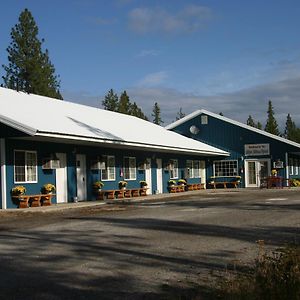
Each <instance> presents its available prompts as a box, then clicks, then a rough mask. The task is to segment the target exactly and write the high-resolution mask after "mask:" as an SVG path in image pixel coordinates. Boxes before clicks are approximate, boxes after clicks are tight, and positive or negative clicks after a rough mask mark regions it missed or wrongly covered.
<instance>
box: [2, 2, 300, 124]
mask: <svg viewBox="0 0 300 300" xmlns="http://www.w3.org/2000/svg"><path fill="white" fill-rule="evenodd" d="M1 4H2V9H1V26H0V63H1V64H7V52H6V48H7V46H8V45H9V43H10V31H11V28H12V27H13V26H14V25H15V24H16V23H17V22H18V16H19V14H20V12H21V11H22V10H23V9H25V8H28V9H29V10H30V11H31V12H32V14H33V16H34V18H35V20H36V22H37V24H38V27H39V37H40V38H44V39H45V43H44V46H45V48H47V49H48V50H49V52H50V59H51V61H52V62H53V64H54V66H55V68H56V73H57V74H59V75H60V77H61V91H62V94H63V96H64V98H65V99H66V100H71V101H74V102H80V103H84V104H87V105H93V106H100V103H101V100H102V99H103V98H104V95H105V94H106V93H107V91H108V90H109V89H111V88H113V89H114V90H115V91H116V92H117V93H118V94H120V93H121V92H122V91H123V90H127V92H128V94H129V96H130V98H131V100H132V101H136V102H137V103H138V105H139V106H141V107H142V109H143V111H144V112H145V113H146V114H147V115H148V116H149V117H151V110H152V107H153V105H154V102H158V103H159V105H160V106H161V110H162V118H163V120H164V121H165V124H168V123H170V122H171V121H173V120H174V119H175V117H176V113H177V112H178V111H179V108H180V107H182V110H183V112H185V113H191V112H193V111H194V110H196V109H201V108H203V109H207V110H210V111H213V112H216V113H218V112H223V114H224V115H225V116H228V117H230V118H233V119H235V120H238V121H242V122H245V121H246V119H247V117H248V115H249V114H251V115H252V116H253V117H254V119H256V120H259V121H260V122H262V123H264V122H265V119H266V110H267V101H268V99H271V100H272V102H273V105H274V109H275V113H276V117H277V120H278V122H279V123H280V125H281V126H283V123H284V122H285V119H286V115H287V113H291V115H292V118H293V120H294V121H295V122H296V123H297V124H299V125H300V105H299V99H300V69H299V66H300V51H299V50H300V34H299V28H300V18H299V15H300V2H299V1H296V0H295V1H293V0H285V1H281V0H273V1H270V0H264V1H261V0H260V1H257V0H252V1H243V0H239V1H238V0H226V1H225V0H210V1H200V0H199V1H188V0H187V1H182V0H165V1H163V0H160V1H156V0H151V1H146V0H140V1H138V0H110V1H109V0H107V1H106V0H102V1H100V0H98V1H96V0H65V1H58V0H52V1H38V0H31V1H29V0H28V1H27V0H23V1H22V0H9V1H8V0H4V1H2V3H1ZM0 72H1V75H3V69H1V71H0Z"/></svg>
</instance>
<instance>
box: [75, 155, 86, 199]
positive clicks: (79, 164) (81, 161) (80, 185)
mask: <svg viewBox="0 0 300 300" xmlns="http://www.w3.org/2000/svg"><path fill="white" fill-rule="evenodd" d="M76 177H77V199H78V201H82V200H87V199H86V198H87V193H86V157H85V155H84V154H76Z"/></svg>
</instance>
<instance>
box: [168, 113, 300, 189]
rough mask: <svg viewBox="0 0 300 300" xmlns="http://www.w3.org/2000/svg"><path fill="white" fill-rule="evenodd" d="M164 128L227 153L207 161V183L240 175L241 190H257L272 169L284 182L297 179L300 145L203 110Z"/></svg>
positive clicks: (299, 174)
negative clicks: (222, 157) (212, 179)
mask: <svg viewBox="0 0 300 300" xmlns="http://www.w3.org/2000/svg"><path fill="white" fill-rule="evenodd" d="M167 128H168V129H169V130H172V131H175V132H177V133H179V134H182V135H184V136H186V137H189V138H193V139H196V140H198V141H201V142H204V143H207V144H209V145H212V146H214V147H218V148H220V149H223V150H224V151H227V152H229V154H230V156H229V157H226V158H224V159H221V160H220V159H217V160H208V163H207V167H208V169H207V179H208V180H209V178H210V177H211V176H213V177H218V176H241V186H242V187H259V186H261V184H262V179H263V178H265V177H267V176H269V175H271V172H272V170H273V172H275V171H274V170H276V173H277V176H280V177H282V178H284V179H291V178H300V144H297V143H295V142H292V141H289V140H286V139H284V138H281V137H278V136H274V135H272V134H269V133H266V132H265V131H262V130H259V129H256V128H253V127H250V126H247V125H245V124H242V123H239V122H236V121H234V120H231V119H228V118H226V117H223V116H220V115H217V114H214V113H211V112H209V111H205V110H199V111H196V112H194V113H192V114H190V115H188V116H186V117H185V118H183V119H181V120H179V121H177V122H174V123H173V124H171V125H169V126H167ZM287 182H288V181H287V180H285V184H287Z"/></svg>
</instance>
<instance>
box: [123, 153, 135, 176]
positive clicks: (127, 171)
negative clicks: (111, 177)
mask: <svg viewBox="0 0 300 300" xmlns="http://www.w3.org/2000/svg"><path fill="white" fill-rule="evenodd" d="M124 179H125V180H135V179H136V161H135V157H124Z"/></svg>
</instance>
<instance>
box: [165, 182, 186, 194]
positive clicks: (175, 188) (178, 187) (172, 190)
mask: <svg viewBox="0 0 300 300" xmlns="http://www.w3.org/2000/svg"><path fill="white" fill-rule="evenodd" d="M168 188H169V192H170V193H180V192H184V191H185V185H184V184H182V185H170V186H169V187H168Z"/></svg>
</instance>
